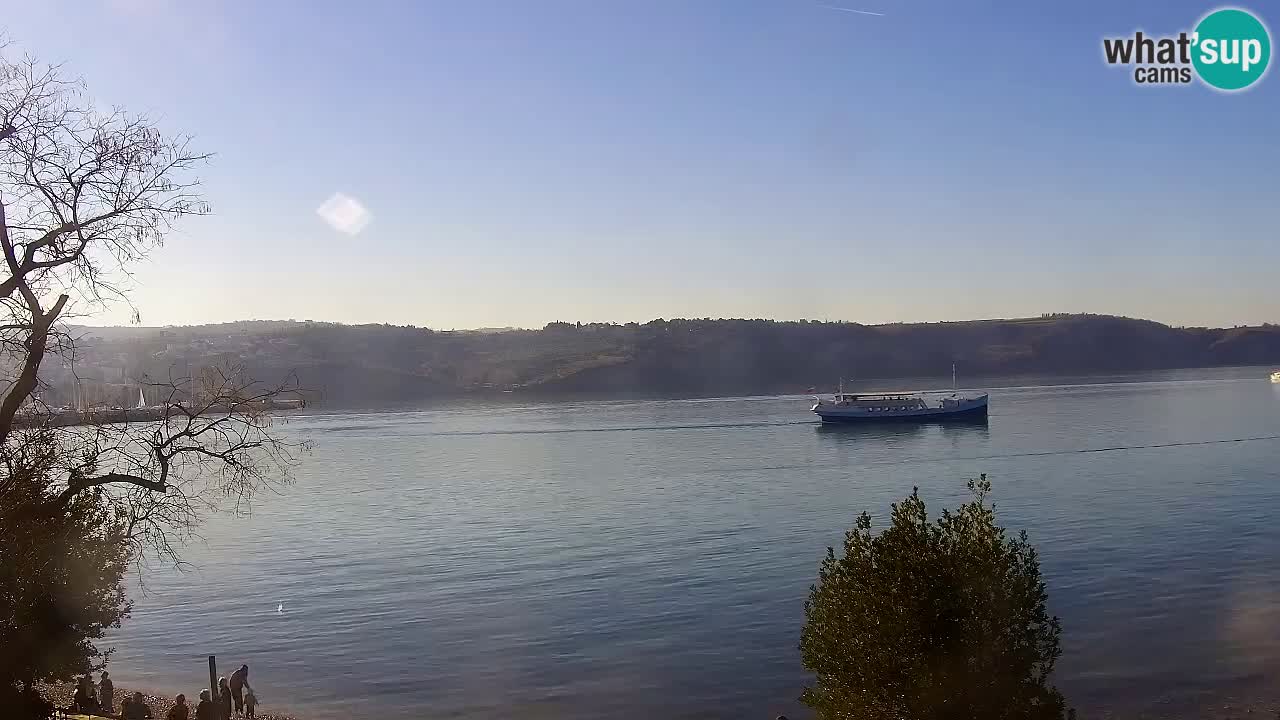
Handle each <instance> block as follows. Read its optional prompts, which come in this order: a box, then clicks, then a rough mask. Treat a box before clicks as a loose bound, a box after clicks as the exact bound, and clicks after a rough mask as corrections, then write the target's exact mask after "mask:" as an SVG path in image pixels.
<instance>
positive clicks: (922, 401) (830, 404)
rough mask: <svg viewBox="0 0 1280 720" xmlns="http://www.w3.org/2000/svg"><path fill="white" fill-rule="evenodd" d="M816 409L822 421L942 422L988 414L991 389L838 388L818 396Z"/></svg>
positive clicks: (814, 410)
mask: <svg viewBox="0 0 1280 720" xmlns="http://www.w3.org/2000/svg"><path fill="white" fill-rule="evenodd" d="M812 409H813V412H814V413H816V414H817V416H818V417H820V418H822V422H827V423H838V422H846V423H847V422H886V421H915V422H940V421H945V420H981V419H984V418H986V417H987V393H961V392H954V391H953V392H936V393H929V392H910V391H901V392H868V393H847V392H837V393H836V394H835V395H834V396H832V399H831V400H823V399H821V398H819V399H818V401H817V402H816V403H814V405H813V408H812Z"/></svg>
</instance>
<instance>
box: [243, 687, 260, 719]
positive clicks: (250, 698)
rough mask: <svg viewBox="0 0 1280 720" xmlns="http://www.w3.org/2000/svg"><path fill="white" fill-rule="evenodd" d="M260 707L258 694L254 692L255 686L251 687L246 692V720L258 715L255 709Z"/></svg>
mask: <svg viewBox="0 0 1280 720" xmlns="http://www.w3.org/2000/svg"><path fill="white" fill-rule="evenodd" d="M256 707H258V696H257V695H254V694H253V688H249V689H248V690H245V692H244V717H245V720H253V719H254V718H256V717H257V716H258V714H257V711H256V710H255V709H254V708H256Z"/></svg>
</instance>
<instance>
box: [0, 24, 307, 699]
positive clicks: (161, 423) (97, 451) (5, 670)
mask: <svg viewBox="0 0 1280 720" xmlns="http://www.w3.org/2000/svg"><path fill="white" fill-rule="evenodd" d="M5 50H6V49H5V48H0V262H2V263H3V265H2V267H3V268H4V269H3V270H0V373H3V381H4V382H3V383H0V388H2V389H0V695H3V694H5V693H12V692H19V690H17V688H19V687H21V691H20V694H19V695H18V696H16V697H12V698H9V699H10V700H11V701H12V702H5V701H4V699H3V698H0V707H4V708H13V707H18V706H28V707H30V708H31V709H32V711H33V712H36V711H37V710H38V708H36V707H35V704H34V703H33V702H31V701H32V697H31V694H30V693H31V688H32V683H33V682H35V681H37V680H51V679H69V678H70V677H71V676H72V675H74V674H78V673H83V672H86V671H87V670H89V669H90V668H91V667H95V666H98V665H100V664H101V662H102V661H103V658H104V656H105V652H104V651H103V650H101V649H100V648H98V647H97V646H96V644H95V641H97V640H100V639H101V638H102V636H103V632H104V630H105V629H107V628H110V627H113V626H116V625H118V624H119V622H120V621H121V619H123V618H124V617H126V616H127V614H128V610H129V606H128V603H127V600H126V597H125V595H124V592H123V588H122V585H121V578H122V577H123V575H124V573H125V568H126V567H127V566H128V564H129V563H130V562H131V561H135V562H138V563H141V562H143V560H144V558H145V557H146V556H148V555H150V556H152V557H154V556H159V557H162V558H164V559H167V560H173V561H177V560H179V556H178V547H179V546H180V544H181V543H180V541H181V540H182V539H184V538H186V537H187V536H189V535H191V534H192V533H193V532H194V530H195V528H196V527H197V526H198V525H199V523H200V521H201V518H202V517H203V515H204V514H205V513H208V512H215V511H218V510H239V509H242V508H244V507H245V506H246V503H248V502H249V501H250V500H251V499H252V498H253V497H254V495H255V493H257V492H259V491H261V490H263V489H269V488H272V487H274V486H275V485H276V484H278V483H280V482H286V481H287V480H288V479H289V469H290V466H291V464H292V462H293V460H294V454H293V451H294V450H295V449H297V448H298V446H297V445H294V444H291V443H287V442H284V441H282V440H281V439H280V437H279V436H278V435H277V434H276V432H275V431H274V430H273V427H272V424H271V418H270V414H269V410H270V409H271V408H272V407H273V406H274V401H275V399H276V398H277V397H279V396H280V395H285V394H290V393H291V391H292V389H293V388H292V386H291V384H290V382H291V381H290V380H289V379H288V378H286V380H285V381H284V382H283V383H281V384H279V385H274V386H273V385H262V384H260V383H257V382H255V381H254V380H253V379H252V378H250V377H249V376H247V375H246V374H245V373H244V372H243V369H242V368H240V367H238V366H236V365H235V364H234V363H232V364H226V363H223V364H217V365H215V366H213V367H204V368H201V369H200V372H199V373H198V374H197V375H196V376H193V377H184V376H181V375H176V374H175V372H174V371H173V368H167V369H165V371H164V372H161V373H158V374H157V375H156V376H152V377H147V376H135V377H133V378H131V379H130V383H131V385H132V387H131V389H132V390H134V391H135V393H136V392H137V388H138V387H140V386H145V387H146V388H147V390H148V396H149V397H150V398H152V405H153V406H152V407H149V408H147V412H146V414H145V415H143V416H139V417H137V418H136V419H130V418H129V417H128V416H124V417H123V418H122V415H121V412H120V411H115V412H111V411H105V412H104V411H101V409H100V408H99V409H98V410H94V411H89V410H83V411H81V412H78V413H75V414H74V415H73V414H72V413H71V412H70V411H59V410H57V409H55V408H51V407H50V406H49V404H48V402H47V401H46V398H45V394H44V393H45V392H46V391H49V390H50V384H49V377H50V375H53V374H56V373H58V372H64V373H66V374H68V375H69V376H71V377H73V378H77V380H76V382H77V387H79V385H78V383H79V380H78V373H79V372H80V371H81V370H83V369H84V365H83V359H84V358H83V355H82V354H81V353H78V352H77V349H78V348H77V343H76V338H75V335H74V333H72V332H71V331H70V328H69V327H68V325H67V321H68V319H69V318H73V317H75V316H76V315H78V314H79V315H85V314H91V313H93V312H95V311H98V310H101V309H103V308H104V307H105V306H106V305H107V304H109V303H112V302H124V303H128V298H129V294H128V290H129V285H128V283H129V278H130V274H129V270H130V266H131V265H132V264H134V263H137V262H139V261H141V260H144V259H145V258H146V257H147V256H148V255H149V254H150V253H151V252H152V251H153V250H154V249H156V248H157V247H159V246H160V245H161V244H162V242H163V241H164V239H165V236H166V234H167V233H168V231H169V230H170V229H171V228H172V226H173V224H174V223H175V222H177V221H179V220H182V219H184V218H186V217H189V216H193V215H203V214H205V213H206V212H208V209H207V208H206V207H205V205H204V203H203V201H202V200H201V199H200V197H199V194H198V188H199V180H198V178H196V177H195V176H194V174H193V173H194V171H195V169H196V168H197V167H199V166H200V165H201V164H203V163H204V162H205V161H206V160H207V158H208V157H209V156H208V155H206V154H202V153H199V152H195V151H193V150H191V149H190V148H189V143H188V141H187V139H186V138H183V137H172V136H169V135H167V134H165V133H163V132H161V131H160V130H159V129H158V128H157V127H156V126H155V125H154V124H152V123H151V122H150V121H149V120H148V119H147V118H145V117H142V116H138V115H132V114H129V113H127V112H124V111H122V110H119V109H112V110H106V111H104V110H100V109H98V108H97V107H95V106H94V105H93V104H92V103H90V102H89V101H88V100H86V95H85V94H84V92H83V91H84V84H83V83H82V82H81V81H79V80H77V79H73V78H68V77H66V76H65V75H64V74H63V73H62V71H61V69H60V68H58V67H55V66H48V65H42V64H40V63H38V62H37V61H35V60H34V59H32V58H29V57H27V58H22V59H20V60H11V59H10V58H9V57H7V56H5V55H4V51H5ZM94 369H97V368H94ZM116 370H117V372H119V368H118V367H117V368H116ZM135 396H136V394H135ZM69 416H71V417H72V418H73V419H74V420H75V422H66V419H67V418H68V417H69ZM157 418H158V420H157ZM122 419H123V420H124V422H121V420H122ZM37 714H38V713H37Z"/></svg>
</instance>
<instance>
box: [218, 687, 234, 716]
mask: <svg viewBox="0 0 1280 720" xmlns="http://www.w3.org/2000/svg"><path fill="white" fill-rule="evenodd" d="M218 709H219V710H220V711H221V713H222V720H230V718H231V688H229V687H227V678H226V677H220V678H218Z"/></svg>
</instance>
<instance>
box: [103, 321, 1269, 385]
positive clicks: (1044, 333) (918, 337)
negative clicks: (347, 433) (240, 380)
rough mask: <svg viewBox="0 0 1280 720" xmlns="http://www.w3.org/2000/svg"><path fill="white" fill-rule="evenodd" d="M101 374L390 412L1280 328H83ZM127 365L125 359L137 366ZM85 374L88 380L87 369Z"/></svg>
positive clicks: (995, 359)
mask: <svg viewBox="0 0 1280 720" xmlns="http://www.w3.org/2000/svg"><path fill="white" fill-rule="evenodd" d="M80 332H81V333H82V339H81V344H80V347H82V348H85V352H84V357H86V358H87V359H88V360H87V362H88V363H89V364H93V363H98V364H107V365H110V364H112V363H115V364H116V365H119V366H120V367H119V369H106V370H103V372H102V375H103V376H104V377H108V378H110V377H112V375H113V373H114V375H115V376H116V377H120V378H123V377H135V376H137V375H138V374H139V373H144V374H146V375H147V376H149V377H165V376H167V375H168V374H172V373H173V372H175V368H176V371H177V372H178V374H182V373H183V372H189V371H190V368H191V367H192V366H193V365H195V366H201V365H208V364H213V363H218V362H227V361H232V360H234V361H236V362H239V363H242V364H243V365H244V366H245V367H246V369H247V370H249V371H250V372H251V373H253V374H255V376H257V377H259V378H261V379H264V380H268V381H270V380H273V379H275V378H277V377H279V376H282V375H283V374H285V373H288V372H295V373H296V374H297V377H298V381H299V383H300V384H301V385H302V386H303V387H304V388H306V389H308V390H309V391H310V393H311V401H312V403H313V404H320V405H325V406H331V407H383V406H392V405H397V404H412V403H415V402H421V401H423V400H427V399H430V398H436V397H445V396H450V395H458V394H463V393H469V392H498V391H506V390H511V391H514V392H520V393H537V394H557V393H565V394H568V393H573V394H579V393H581V394H609V395H625V394H640V395H644V394H650V395H716V394H739V393H741V394H753V393H774V392H779V393H781V392H805V391H806V390H808V389H809V388H812V387H816V388H820V389H829V388H831V387H833V386H834V385H835V384H836V382H837V381H838V379H839V378H842V377H843V378H857V379H858V380H860V381H862V380H873V379H889V378H899V377H944V376H946V375H948V374H949V373H950V370H951V366H952V363H955V364H957V366H958V367H959V368H960V371H961V373H962V374H963V375H964V376H968V377H975V376H985V377H990V376H1000V375H1022V374H1093V373H1119V372H1131V371H1145V370H1160V369H1172V368H1186V367H1214V366H1231V365H1261V364H1269V363H1280V327H1277V326H1275V325H1262V326H1251V327H1236V328H1176V327H1170V326H1168V325H1163V324H1160V323H1156V322H1152V321H1148V320H1137V319H1131V318H1123V317H1114V316H1105V315H1066V314H1061V315H1046V316H1042V317H1038V318H1024V319H1010V320H981V321H968V322H940V323H915V324H905V323H899V324H889V325H861V324H857V323H846V322H811V321H804V320H802V321H797V322H781V321H772V320H719V319H690V320H685V319H675V320H654V321H652V322H648V323H643V324H639V323H628V324H625V325H620V324H606V323H590V324H581V323H565V322H554V323H549V324H548V325H547V326H546V327H544V328H542V329H540V330H512V331H499V332H493V331H486V332H468V331H448V332H441V331H432V330H429V329H425V328H417V327H412V326H407V327H402V326H391V325H341V324H336V323H319V322H244V323H230V324H225V325H207V326H195V327H179V328H151V329H147V328H132V329H126V328H110V329H99V328H81V329H80ZM126 366H127V367H126ZM80 376H81V377H83V376H84V373H83V372H80Z"/></svg>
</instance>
